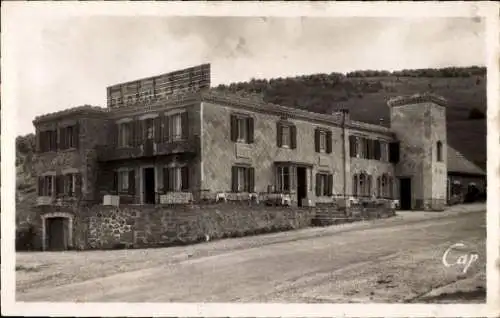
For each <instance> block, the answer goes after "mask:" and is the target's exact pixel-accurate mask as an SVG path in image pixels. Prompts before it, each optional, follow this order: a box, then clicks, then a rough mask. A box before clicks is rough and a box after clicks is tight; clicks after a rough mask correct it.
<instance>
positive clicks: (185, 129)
mask: <svg viewBox="0 0 500 318" xmlns="http://www.w3.org/2000/svg"><path fill="white" fill-rule="evenodd" d="M188 116H189V115H188V112H187V111H186V112H183V113H182V114H181V134H182V139H187V138H188V136H189V117H188Z"/></svg>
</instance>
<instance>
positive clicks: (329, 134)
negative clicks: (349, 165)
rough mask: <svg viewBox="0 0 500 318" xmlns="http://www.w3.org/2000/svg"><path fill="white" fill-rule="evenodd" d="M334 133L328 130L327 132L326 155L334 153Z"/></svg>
mask: <svg viewBox="0 0 500 318" xmlns="http://www.w3.org/2000/svg"><path fill="white" fill-rule="evenodd" d="M332 142H333V140H332V132H331V131H330V130H328V131H327V132H326V153H332Z"/></svg>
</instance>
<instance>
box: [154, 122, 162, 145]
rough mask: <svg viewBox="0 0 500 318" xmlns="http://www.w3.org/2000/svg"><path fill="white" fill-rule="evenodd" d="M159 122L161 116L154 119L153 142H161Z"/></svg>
mask: <svg viewBox="0 0 500 318" xmlns="http://www.w3.org/2000/svg"><path fill="white" fill-rule="evenodd" d="M161 122H162V118H161V116H158V117H156V118H155V119H154V126H155V128H154V130H155V142H156V143H160V142H161V136H162V132H161Z"/></svg>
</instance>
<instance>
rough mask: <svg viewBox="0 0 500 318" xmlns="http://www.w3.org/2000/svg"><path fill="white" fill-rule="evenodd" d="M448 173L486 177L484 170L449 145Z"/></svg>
mask: <svg viewBox="0 0 500 318" xmlns="http://www.w3.org/2000/svg"><path fill="white" fill-rule="evenodd" d="M447 150H448V154H447V156H448V172H459V173H460V172H461V173H470V174H479V175H486V172H484V170H483V169H481V168H479V167H478V166H476V165H475V164H473V163H472V162H470V161H469V160H467V159H466V158H465V157H464V156H463V155H462V154H461V153H460V152H458V151H457V150H455V149H453V148H452V147H450V145H448V149H447Z"/></svg>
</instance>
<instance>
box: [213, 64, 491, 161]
mask: <svg viewBox="0 0 500 318" xmlns="http://www.w3.org/2000/svg"><path fill="white" fill-rule="evenodd" d="M215 89H216V90H218V91H226V92H233V93H239V94H252V95H260V97H261V98H263V99H264V100H265V101H266V102H269V103H275V104H280V105H283V106H289V107H296V108H300V109H304V110H308V111H312V112H318V113H331V112H332V111H334V110H337V109H340V108H344V109H348V110H349V111H350V114H351V118H353V119H354V120H359V121H364V122H368V123H373V124H378V123H380V119H383V122H384V123H385V124H388V123H389V108H388V106H387V101H388V100H389V99H390V98H391V97H395V96H398V95H411V94H416V93H425V92H429V93H434V94H438V95H441V96H443V97H444V98H446V99H447V100H448V107H447V114H446V116H447V132H448V143H449V144H450V145H451V146H452V147H453V148H455V149H457V150H458V151H459V152H461V153H462V154H463V155H464V156H465V157H466V158H467V159H469V160H471V161H473V162H474V163H476V164H477V165H478V166H480V167H481V168H483V169H484V168H486V119H485V117H486V68H485V67H478V66H472V67H448V68H441V69H415V70H401V71H394V72H389V71H373V70H366V71H355V72H351V73H347V74H342V73H330V74H312V75H304V76H296V77H286V78H274V79H269V80H268V79H252V80H250V81H248V82H240V83H232V84H229V85H219V86H217V87H216V88H215Z"/></svg>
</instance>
